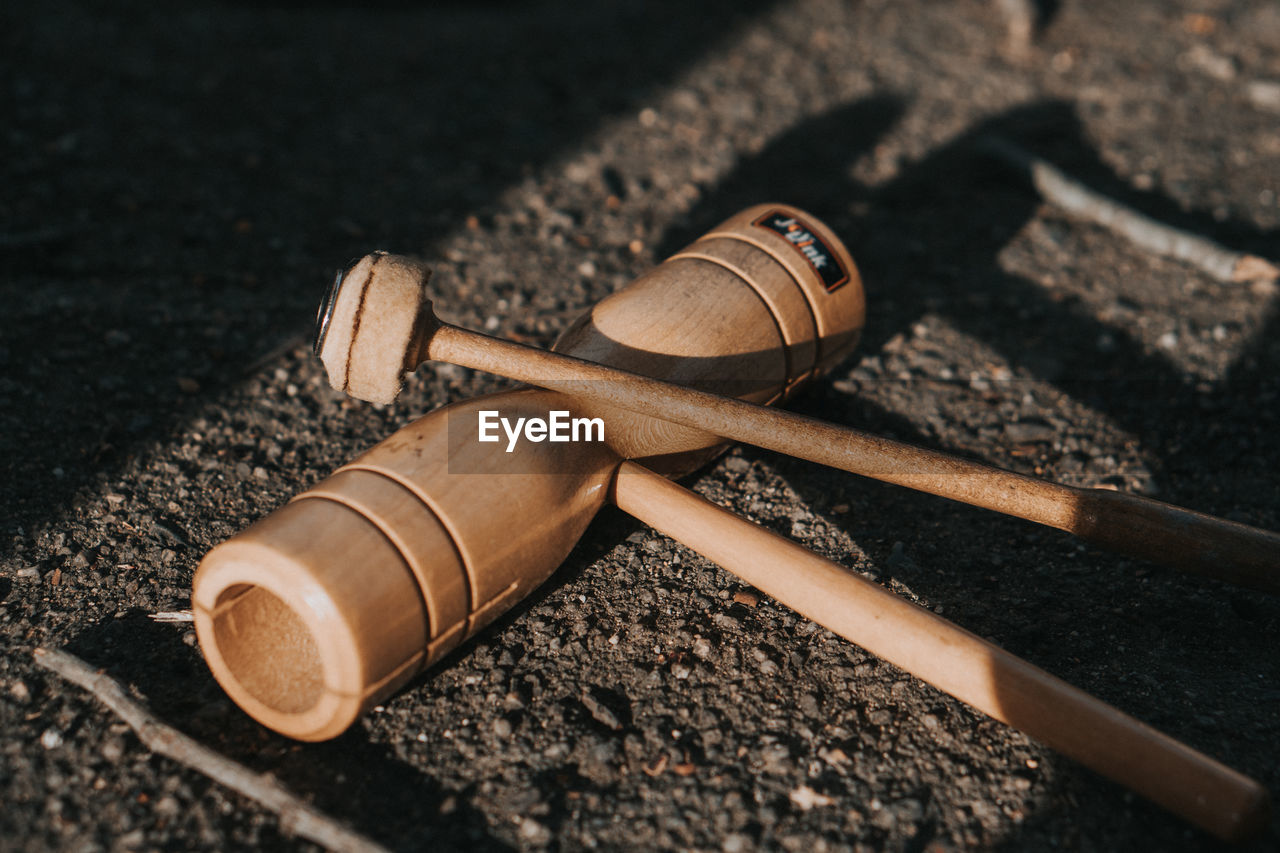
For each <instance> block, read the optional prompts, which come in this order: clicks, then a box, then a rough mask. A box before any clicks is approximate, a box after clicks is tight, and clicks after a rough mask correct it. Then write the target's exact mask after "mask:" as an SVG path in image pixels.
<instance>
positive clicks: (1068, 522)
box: [427, 324, 1280, 594]
mask: <svg viewBox="0 0 1280 853" xmlns="http://www.w3.org/2000/svg"><path fill="white" fill-rule="evenodd" d="M427 355H428V356H429V357H430V358H432V359H435V360H439V361H449V362H453V363H455V364H461V365H464V366H466V367H471V368H474V369H477V370H484V371H487V372H490V373H497V374H500V375H502V376H507V377H510V378H512V379H517V380H520V381H522V382H528V383H530V384H533V385H538V386H541V387H543V388H550V389H553V390H557V391H561V392H563V393H565V394H569V395H573V396H576V397H579V398H582V399H588V400H592V401H594V402H597V403H601V404H605V405H607V406H610V407H616V408H618V409H623V410H626V411H629V412H639V413H644V414H649V415H656V414H660V416H661V417H662V418H664V419H666V420H669V421H672V422H674V423H677V424H682V425H684V426H689V427H694V428H697V429H701V430H705V431H707V432H709V433H713V434H715V435H719V436H723V437H724V438H729V439H733V440H735V441H741V442H745V443H747V444H754V445H755V446H757V447H763V448H767V449H769V450H775V451H777V452H779V453H786V454H788V455H790V456H795V457H797V458H800V459H806V460H808V461H810V462H816V463H818V464H820V465H826V466H829V467H832V468H839V469H841V470H844V471H849V472H851V473H854V474H860V475H862V476H865V477H871V478H873V479H877V480H882V481H884V482H887V483H893V484H896V485H899V486H906V487H907V488H911V489H916V490H917V491H922V492H927V493H929V494H933V495H938V496H939V497H944V498H949V499H951V500H954V501H960V502H961V503H966V504H970V505H973V506H979V507H983V508H985V509H991V510H995V511H996V512H1001V513H1004V514H1005V515H1012V516H1016V517H1018V518H1024V519H1027V520H1028V521H1034V522H1037V523H1039V524H1045V525H1048V526H1050V527H1056V528H1058V529H1059V530H1065V531H1067V532H1069V533H1074V534H1076V535H1077V536H1080V537H1081V538H1083V539H1085V540H1086V541H1090V542H1094V543H1097V544H1099V545H1103V546H1106V547H1114V548H1117V549H1118V550H1121V551H1123V552H1125V553H1130V554H1133V555H1135V556H1140V557H1143V558H1145V559H1150V560H1154V561H1156V562H1161V563H1165V564H1168V565H1172V566H1175V567H1177V568H1180V569H1184V570H1187V571H1192V572H1195V573H1197V574H1202V575H1206V576H1208V577H1213V578H1218V579H1220V580H1224V581H1229V582H1232V583H1237V584H1240V585H1242V586H1248V587H1252V588H1254V589H1260V590H1263V591H1265V592H1270V593H1272V594H1276V593H1280V572H1278V571H1277V566H1278V565H1280V535H1277V534H1275V533H1271V532H1269V531H1265V530H1260V529H1257V528H1253V527H1248V526H1247V525H1243V524H1235V523H1233V522H1229V521H1225V520H1223V519H1219V518H1214V517H1213V516H1209V515H1203V514H1200V513H1194V512H1191V511H1189V510H1183V509H1179V508H1178V507H1174V506H1170V505H1168V504H1163V503H1160V502H1158V501H1152V500H1147V499H1143V498H1134V497H1131V496H1117V495H1115V494H1114V493H1107V492H1103V491H1101V490H1092V489H1077V488H1073V487H1070V486H1062V485H1058V484H1056V483H1050V482H1047V481H1044V480H1038V479H1035V478H1034V477H1027V476H1024V475H1022V474H1015V473H1013V472H1011V471H1005V470H1002V469H999V468H994V467H991V466H988V465H983V464H980V463H977V462H971V461H968V460H965V459H960V458H957V457H954V456H949V455H947V454H944V453H938V452H936V451H932V450H926V449H924V448H920V447H914V446H912V445H909V444H904V443H902V442H897V441H892V440H890V439H887V438H881V437H879V436H874V435H870V434H868V433H864V432H860V431H858V430H854V429H851V428H849V427H844V426H837V425H835V424H829V423H826V422H824V421H820V420H817V419H815V418H809V417H805V416H804V415H798V414H796V413H794V412H788V411H786V410H783V409H772V408H766V407H763V406H758V405H754V404H752V403H748V402H744V401H742V400H737V399H733V398H729V397H721V396H718V395H715V394H709V393H706V392H704V391H698V390H695V389H693V388H686V387H682V386H677V385H672V384H670V383H667V382H662V381H659V380H656V379H651V378H649V377H646V376H640V375H638V374H634V373H629V372H627V371H624V370H618V369H616V368H612V367H605V366H602V365H599V364H593V363H591V362H588V361H583V360H582V359H578V358H573V357H571V356H566V355H562V354H559V353H554V352H547V351H545V350H540V349H537V348H535V347H528V346H523V345H521V344H515V343H511V342H510V341H504V340H500V339H497V338H491V337H489V336H487V335H481V334H479V333H476V332H471V331H467V330H465V329H459V328H457V327H456V326H450V325H447V324H444V325H442V326H441V327H440V328H439V329H438V330H437V331H436V332H435V334H434V335H433V336H432V338H431V339H430V341H429V342H428V344H427ZM1113 511H1114V512H1115V514H1114V516H1113V515H1112V513H1113ZM1138 532H1140V535H1135V533H1138ZM1198 537H1203V540H1200V539H1199V538H1198ZM1186 543H1192V544H1194V547H1183V545H1184V544H1186ZM1196 543H1198V544H1196Z"/></svg>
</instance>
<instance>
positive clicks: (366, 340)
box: [315, 252, 440, 405]
mask: <svg viewBox="0 0 1280 853" xmlns="http://www.w3.org/2000/svg"><path fill="white" fill-rule="evenodd" d="M430 278H431V270H430V268H429V267H427V265H426V264H425V263H423V262H422V261H420V260H418V259H416V258H409V257H405V256H402V255H391V254H388V253H386V252H374V253H372V254H369V255H365V256H364V257H363V258H361V259H360V260H359V261H357V262H356V263H355V264H354V265H352V266H351V267H350V268H349V269H347V270H346V272H343V273H339V274H338V276H337V277H336V278H335V279H334V282H333V284H332V285H330V288H329V292H328V294H327V295H326V297H325V299H324V302H322V303H321V305H320V311H319V314H318V315H317V317H316V339H315V353H316V355H318V356H319V357H320V360H321V362H323V363H324V367H325V371H326V372H327V373H328V376H329V384H330V385H332V386H333V387H334V388H335V389H337V390H339V391H345V392H347V393H348V394H350V395H351V396H353V397H357V398H359V399H361V400H368V401H369V402H371V403H380V404H383V405H387V404H389V403H392V402H394V401H395V399H396V397H397V396H398V395H399V394H400V388H401V386H402V383H403V380H404V374H405V372H406V371H409V370H413V369H414V368H415V367H417V366H418V364H419V363H420V360H421V359H420V353H422V352H424V351H425V346H426V342H427V340H429V339H430V337H431V335H432V333H434V331H435V329H436V328H438V327H439V325H440V324H439V321H438V320H437V319H436V316H435V313H434V312H433V311H432V309H431V300H430V299H429V298H428V297H427V281H428V280H429V279H430Z"/></svg>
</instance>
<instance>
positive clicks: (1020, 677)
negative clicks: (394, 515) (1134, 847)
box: [612, 462, 1270, 841]
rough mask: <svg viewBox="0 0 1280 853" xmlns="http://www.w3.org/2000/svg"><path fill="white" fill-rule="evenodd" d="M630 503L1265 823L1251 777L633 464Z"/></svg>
mask: <svg viewBox="0 0 1280 853" xmlns="http://www.w3.org/2000/svg"><path fill="white" fill-rule="evenodd" d="M612 498H613V500H614V502H615V503H616V504H617V505H618V506H619V507H620V508H621V509H622V510H624V511H625V512H627V513H629V514H631V515H633V516H635V517H636V518H637V519H639V520H640V521H643V522H644V523H645V524H648V525H649V526H651V527H653V528H655V529H657V530H659V531H661V532H662V533H665V534H667V535H668V536H670V537H671V538H673V539H675V540H677V541H679V542H682V543H684V544H685V545H687V546H689V547H690V548H692V549H693V550H695V551H697V552H698V553H700V554H702V555H703V556H705V557H707V558H708V559H710V560H712V561H713V562H715V563H718V564H719V565H721V566H723V567H724V568H726V569H728V570H729V571H731V572H733V573H734V574H736V575H738V576H739V577H741V578H742V579H743V580H745V581H746V582H747V583H749V584H751V585H752V586H754V587H757V588H758V589H760V590H762V591H764V592H765V593H767V594H769V595H771V596H773V597H774V598H776V599H777V600H778V601H780V602H782V603H783V604H786V605H787V606H788V607H791V608H792V609H793V610H796V611H797V612H799V613H801V614H803V615H804V616H807V617H808V618H810V619H812V620H814V621H815V622H817V623H819V624H820V625H823V626H825V627H826V628H829V629H830V630H832V631H834V632H835V633H837V634H839V635H840V636H842V637H844V638H845V639H847V640H850V641H851V642H854V643H856V644H858V645H859V646H862V647H863V648H864V649H866V650H867V651H869V652H871V653H872V654H874V655H876V656H878V657H880V658H883V659H884V660H887V661H889V662H890V663H892V664H895V665H896V666H899V667H901V668H902V669H904V670H906V671H907V672H910V673H911V674H912V675H915V676H917V677H918V678H920V679H922V680H923V681H927V682H928V683H930V684H932V685H933V686H934V687H937V688H938V689H939V690H943V691H945V692H946V693H949V694H950V695H952V696H954V697H956V698H957V699H959V700H961V701H962V702H965V703H966V704H968V705H970V706H972V707H974V708H976V709H978V710H979V711H982V712H983V713H985V714H988V715H990V716H992V717H994V718H995V719H997V720H1000V721H1002V722H1005V723H1008V724H1009V725H1011V726H1014V727H1015V728H1017V729H1020V730H1021V731H1023V732H1026V733H1027V734H1029V735H1031V736H1032V737H1034V738H1036V739H1037V740H1040V741H1043V742H1044V743H1046V744H1048V745H1049V746H1051V747H1053V748H1054V749H1056V750H1057V751H1058V752H1061V753H1063V754H1064V755H1067V756H1069V757H1071V758H1074V759H1075V760H1077V761H1079V762H1080V763H1081V764H1084V765H1085V766H1087V767H1090V768H1092V769H1093V770H1095V771H1097V772H1098V773H1101V774H1102V775H1104V776H1106V777H1108V778H1110V779H1112V780H1114V781H1116V782H1119V783H1120V784H1122V785H1125V786H1127V787H1129V788H1131V789H1133V790H1134V791H1136V792H1138V793H1139V794H1141V795H1142V796H1144V797H1146V798H1147V799H1149V800H1151V801H1153V802H1155V803H1158V804H1159V805H1161V806H1163V807H1164V808H1166V809H1168V810H1170V811H1172V812H1173V813H1175V814H1177V815H1180V816H1181V817H1183V818H1185V819H1187V820H1189V821H1191V822H1192V823H1194V824H1196V825H1197V826H1200V827H1202V828H1204V829H1206V830H1208V831H1209V832H1212V833H1213V834H1215V835H1217V836H1219V837H1221V838H1224V839H1227V840H1229V841H1236V840H1243V839H1245V838H1248V837H1250V836H1252V835H1254V834H1256V833H1257V832H1259V831H1260V830H1261V829H1262V828H1263V827H1265V826H1266V824H1267V822H1268V819H1269V817H1268V815H1269V810H1270V798H1269V795H1268V793H1267V791H1266V789H1265V788H1263V787H1262V786H1261V785H1259V784H1258V783H1257V782H1255V781H1254V780H1252V779H1250V778H1249V777H1247V776H1244V775H1242V774H1240V773H1237V772H1236V771H1234V770H1232V769H1231V768H1229V767H1227V766H1225V765H1223V764H1221V763H1219V762H1217V761H1215V760H1213V759H1212V758H1209V757H1208V756H1206V755H1203V754H1202V753H1199V752H1197V751H1195V750H1194V749H1192V748H1190V747H1188V746H1187V745H1185V744H1183V743H1179V742H1178V741H1176V740H1174V739H1172V738H1170V737H1169V736H1167V735H1165V734H1162V733H1161V732H1158V731H1156V730H1155V729H1153V728H1151V727H1150V726H1147V725H1144V724H1143V723H1141V722H1139V721H1137V720H1135V719H1133V718H1132V717H1129V716H1127V715H1126V714H1124V713H1122V712H1120V711H1119V710H1117V709H1115V708H1113V707H1111V706H1110V705H1108V704H1106V703H1105V702H1102V701H1101V700H1098V699H1095V698H1094V697H1092V696H1090V695H1089V694H1087V693H1085V692H1083V691H1081V690H1078V689H1077V688H1075V687H1072V686H1071V685H1070V684H1067V683H1066V682H1064V681H1062V680H1060V679H1058V678H1055V677H1054V676H1052V675H1050V674H1049V673H1047V672H1045V671H1044V670H1041V669H1039V668H1037V667H1035V666H1032V665H1031V664H1029V663H1027V662H1026V661H1024V660H1022V659H1021V658H1018V657H1016V656H1014V655H1012V654H1010V653H1009V652H1006V651H1004V650H1003V649H1001V648H999V647H998V646H995V645H993V644H991V643H989V642H987V641H986V640H983V639H982V638H980V637H977V636H975V635H974V634H971V633H969V632H968V631H966V630H964V629H963V628H960V627H957V626H956V625H953V624H952V623H950V622H948V621H946V620H945V619H942V618H941V617H939V616H936V615H934V614H933V613H931V612H929V611H928V610H925V609H924V608H922V607H918V606H917V605H914V604H912V603H910V602H908V601H905V600H903V599H901V598H899V597H898V596H896V595H894V594H892V593H891V592H888V591H887V590H885V589H883V588H882V587H880V586H877V585H876V584H874V583H872V582H870V581H868V580H866V579H864V578H862V577H860V576H859V575H856V574H853V573H851V572H849V571H848V570H846V569H845V568H843V567H842V566H840V565H838V564H836V563H833V562H831V561H830V560H826V559H824V558H822V557H819V556H818V555H816V554H814V553H812V552H810V551H808V550H806V549H805V548H803V547H801V546H800V545H797V544H796V543H794V542H791V541H789V540H787V539H784V538H783V537H781V536H779V535H777V534H775V533H772V532H770V531H768V530H765V529H764V528H762V527H759V526H758V525H755V524H752V523H751V522H749V521H745V520H743V519H741V518H738V517H737V516H735V515H734V514H732V513H730V512H728V511H727V510H724V509H722V508H720V507H718V506H716V505H715V504H712V503H710V502H709V501H707V500H704V499H703V498H701V497H699V496H698V495H695V494H694V493H692V492H690V491H689V490H687V489H685V488H682V487H681V486H679V485H677V484H676V483H673V482H671V481H670V480H667V479H665V478H663V477H660V476H658V475H657V474H654V473H653V472H651V471H648V470H647V469H645V468H643V467H641V466H639V465H636V464H635V463H632V462H624V463H623V464H622V466H621V468H620V469H619V470H618V473H617V476H616V478H615V480H614V485H613V494H612Z"/></svg>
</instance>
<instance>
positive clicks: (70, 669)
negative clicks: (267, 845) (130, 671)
mask: <svg viewBox="0 0 1280 853" xmlns="http://www.w3.org/2000/svg"><path fill="white" fill-rule="evenodd" d="M35 662H36V663H37V664H39V665H40V666H42V667H44V668H45V669H48V670H51V671H53V672H56V673H57V674H58V675H60V676H62V677H63V678H65V679H67V680H68V681H71V682H73V683H75V684H78V685H79V686H81V687H83V688H84V689H85V690H87V691H89V692H90V693H92V694H93V695H94V696H95V697H97V698H98V700H99V701H100V702H102V704H104V705H106V706H107V707H108V708H110V709H111V710H112V711H114V712H115V713H116V715H117V716H119V717H120V718H121V719H122V720H124V721H125V722H126V723H128V724H129V728H131V729H133V730H134V732H135V733H137V735H138V739H139V740H141V741H142V743H143V745H144V746H146V747H147V748H148V749H150V750H151V751H152V752H157V753H159V754H161V755H165V756H168V757H169V758H172V759H173V760H174V761H177V762H178V763H179V764H182V765H183V766H185V767H189V768H191V769H192V770H195V771H198V772H200V773H203V774H204V775H205V776H208V777H209V778H210V779H212V780H214V781H215V782H218V783H220V784H222V785H225V786H226V787H228V788H230V789H231V790H233V791H236V792H238V793H240V794H243V795H244V796H246V797H248V798H249V799H251V800H254V801H256V802H257V803H259V804H260V805H262V806H264V807H265V808H267V809H269V810H271V811H273V812H275V813H276V814H277V815H279V817H280V826H281V828H282V829H284V830H285V831H286V832H292V833H294V834H296V835H300V836H302V837H303V838H305V839H307V840H309V841H314V842H315V843H316V844H319V845H321V846H323V847H327V848H328V849H330V850H335V851H343V853H346V851H350V853H386V848H385V847H383V846H382V845H380V844H378V843H376V842H374V841H371V840H370V839H368V838H365V837H364V836H363V835H360V834H359V833H357V832H354V831H352V830H350V829H347V828H346V827H344V826H343V825H342V824H340V823H338V822H337V821H335V820H334V819H333V818H331V817H329V816H328V815H326V814H324V813H322V812H319V811H317V810H316V809H313V808H312V807H311V806H309V805H307V804H306V803H304V802H303V801H302V800H299V799H298V798H297V797H295V796H294V795H293V794H291V793H289V792H288V791H287V790H285V788H284V787H282V786H281V785H280V784H279V783H277V782H276V781H274V780H273V779H270V778H268V777H266V776H262V775H259V774H257V773H254V772H253V771H252V770H250V769H249V768H247V767H245V766H244V765H242V764H239V763H237V762H235V761H232V760H231V759H229V758H227V757H226V756H224V755H220V754H218V753H216V752H214V751H213V750H211V749H209V748H208V747H206V746H204V745H202V744H200V743H198V742H197V741H195V740H192V739H191V738H189V737H187V736H186V735H185V734H183V733H182V732H180V731H178V730H177V729H175V728H173V727H172V726H170V725H168V724H166V723H164V722H163V721H161V720H160V719H159V718H158V717H156V716H155V715H154V714H152V713H151V712H150V711H149V710H147V709H146V708H145V707H144V706H143V705H141V704H139V703H137V702H135V701H134V700H132V699H130V698H129V697H128V695H126V693H125V691H124V687H122V686H121V684H120V682H118V681H116V680H115V679H113V678H111V677H110V676H109V675H106V674H105V673H102V672H99V671H97V670H95V669H94V668H93V667H91V666H90V665H89V664H87V663H85V662H84V661H83V660H81V659H80V658H78V657H76V656H75V655H73V654H70V653H68V652H65V651H62V650H61V649H36V650H35Z"/></svg>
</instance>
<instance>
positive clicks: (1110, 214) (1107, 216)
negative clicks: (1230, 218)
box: [982, 137, 1280, 282]
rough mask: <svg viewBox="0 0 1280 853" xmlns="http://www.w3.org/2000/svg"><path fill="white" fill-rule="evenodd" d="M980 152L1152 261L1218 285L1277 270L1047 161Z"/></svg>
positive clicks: (1010, 150) (997, 148) (997, 142)
mask: <svg viewBox="0 0 1280 853" xmlns="http://www.w3.org/2000/svg"><path fill="white" fill-rule="evenodd" d="M982 147H983V149H984V150H985V151H987V152H989V153H991V154H993V155H994V156H996V157H998V158H999V159H1000V160H1002V161H1003V162H1005V163H1007V164H1009V165H1010V166H1013V167H1014V168H1016V169H1018V170H1019V171H1020V172H1022V173H1023V174H1025V175H1027V176H1028V177H1030V179H1031V183H1032V184H1033V185H1034V186H1035V188H1036V190H1037V191H1038V192H1039V193H1040V195H1041V196H1042V197H1043V198H1044V199H1045V200H1046V201H1048V202H1051V203H1052V204H1055V205H1057V206H1058V207H1060V208H1062V209H1063V210H1065V211H1066V212H1067V213H1070V214H1072V215H1074V216H1077V217H1079V218H1081V219H1085V220H1088V221H1089V222H1093V223H1096V224H1098V225H1101V226H1102V227H1104V228H1107V229H1109V230H1111V231H1113V232H1115V233H1116V234H1119V235H1120V236H1122V237H1125V238H1126V239H1128V240H1129V241H1130V242H1131V243H1133V244H1134V245H1136V246H1138V247H1140V248H1143V249H1146V250H1147V251H1149V252H1152V253H1154V254H1157V255H1161V256H1163V257H1167V258H1174V259H1176V260H1180V261H1185V262H1186V263H1189V264H1192V265H1194V266H1196V267H1199V268H1200V269H1202V270H1204V271H1205V272H1207V273H1208V274H1209V275H1211V276H1213V277H1214V278H1216V279H1217V280H1218V281H1224V282H1245V281H1275V280H1276V279H1277V278H1280V267H1277V266H1276V265H1275V264H1273V263H1272V262H1271V261H1268V260H1266V259H1265V258H1260V257H1258V256H1257V255H1249V254H1245V253H1244V252H1237V251H1235V250H1233V249H1228V248H1227V247H1225V246H1222V245H1219V244H1218V243H1215V242H1214V241H1213V240H1210V239H1208V238H1207V237H1202V236H1200V235H1198V234H1192V233H1190V232H1188V231H1183V230H1182V229H1180V228H1175V227H1173V226H1172V225H1168V224H1166V223H1163V222H1157V221H1156V220H1154V219H1152V218H1150V217H1149V216H1145V215H1143V214H1141V213H1139V212H1138V211H1136V210H1134V209H1133V208H1131V207H1127V206H1126V205H1123V204H1121V203H1120V202H1118V201H1116V200H1115V199H1113V198H1110V197H1108V196H1105V195H1103V194H1102V193H1099V192H1097V191H1095V190H1092V189H1090V188H1089V187H1087V186H1085V185H1084V184H1082V183H1080V182H1079V181H1077V180H1076V179H1075V178H1072V177H1071V176H1070V175H1067V174H1066V173H1065V172H1063V171H1062V170H1060V169H1058V168H1057V167H1056V166H1054V165H1053V164H1052V163H1050V162H1048V161H1047V160H1043V159H1041V158H1040V157H1037V156H1035V155H1034V154H1032V153H1030V152H1029V151H1026V150H1024V149H1022V148H1019V147H1018V146H1017V145H1014V144H1013V143H1012V142H1009V141H1008V140H1005V139H1000V138H998V137H987V138H986V139H984V140H983V143H982Z"/></svg>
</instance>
